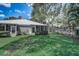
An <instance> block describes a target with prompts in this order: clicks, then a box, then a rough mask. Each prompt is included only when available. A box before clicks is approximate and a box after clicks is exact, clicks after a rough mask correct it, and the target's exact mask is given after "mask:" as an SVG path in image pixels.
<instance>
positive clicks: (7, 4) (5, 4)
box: [0, 3, 11, 7]
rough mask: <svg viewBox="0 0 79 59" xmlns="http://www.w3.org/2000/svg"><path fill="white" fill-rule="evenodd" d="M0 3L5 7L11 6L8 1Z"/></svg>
mask: <svg viewBox="0 0 79 59" xmlns="http://www.w3.org/2000/svg"><path fill="white" fill-rule="evenodd" d="M0 5H3V6H5V7H11V4H10V3H0Z"/></svg>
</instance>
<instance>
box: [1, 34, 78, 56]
mask: <svg viewBox="0 0 79 59" xmlns="http://www.w3.org/2000/svg"><path fill="white" fill-rule="evenodd" d="M11 39H13V41H9V40H11ZM7 40H8V41H9V42H8V41H7ZM2 42H4V44H2V45H1V48H0V55H15V56H16V55H18V56H25V55H27V56H37V55H38V56H69V55H75V56H76V55H79V44H76V43H75V42H74V41H73V39H72V38H69V37H66V36H64V35H61V34H56V33H53V34H50V35H35V36H17V37H14V38H11V37H9V39H8V38H2V40H1V39H0V44H1V43H2ZM5 43H6V44H5Z"/></svg>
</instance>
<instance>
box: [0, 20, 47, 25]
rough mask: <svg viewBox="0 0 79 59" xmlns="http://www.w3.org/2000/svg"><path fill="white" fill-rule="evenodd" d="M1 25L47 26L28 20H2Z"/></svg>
mask: <svg viewBox="0 0 79 59" xmlns="http://www.w3.org/2000/svg"><path fill="white" fill-rule="evenodd" d="M0 23H3V24H17V25H42V26H43V25H46V24H41V23H38V22H34V21H30V20H26V19H17V20H1V21H0Z"/></svg>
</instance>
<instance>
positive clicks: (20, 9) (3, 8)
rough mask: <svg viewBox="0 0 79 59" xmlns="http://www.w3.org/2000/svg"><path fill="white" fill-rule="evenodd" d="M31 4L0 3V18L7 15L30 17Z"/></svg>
mask: <svg viewBox="0 0 79 59" xmlns="http://www.w3.org/2000/svg"><path fill="white" fill-rule="evenodd" d="M31 12H32V4H29V3H0V19H3V18H5V17H9V16H14V17H18V16H22V17H23V18H25V19H30V18H31Z"/></svg>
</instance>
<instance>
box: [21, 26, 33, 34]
mask: <svg viewBox="0 0 79 59" xmlns="http://www.w3.org/2000/svg"><path fill="white" fill-rule="evenodd" d="M20 31H21V34H30V35H33V34H34V33H32V27H20Z"/></svg>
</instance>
